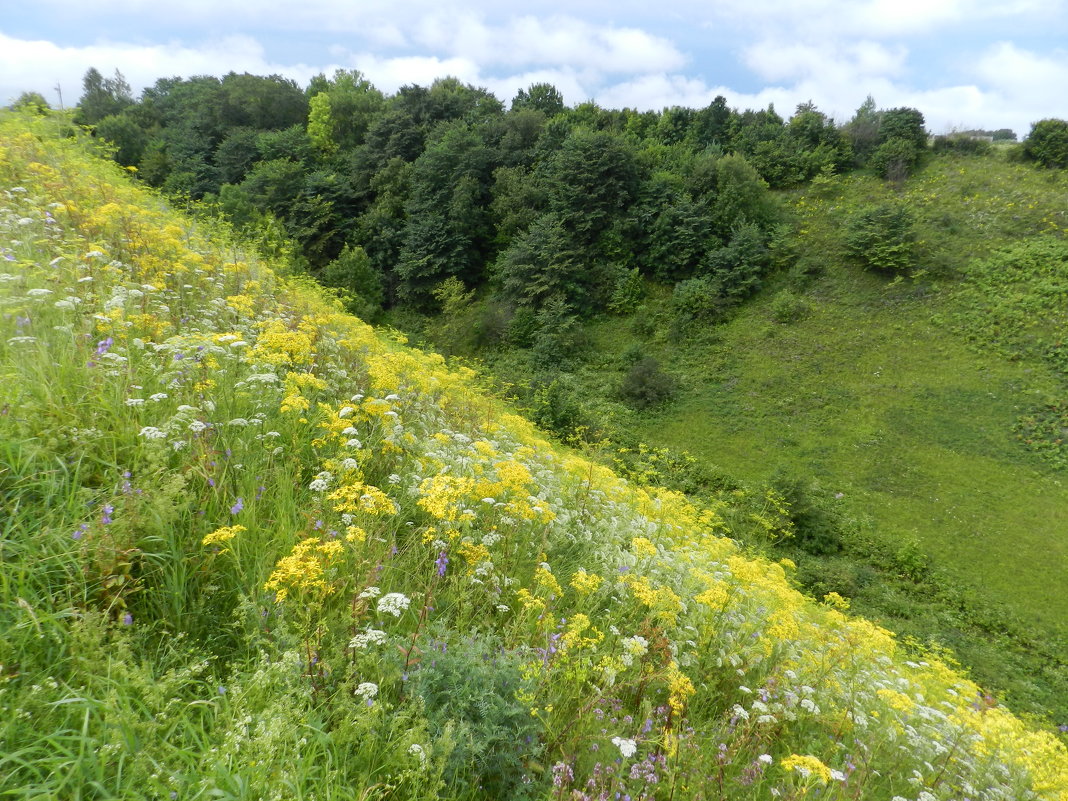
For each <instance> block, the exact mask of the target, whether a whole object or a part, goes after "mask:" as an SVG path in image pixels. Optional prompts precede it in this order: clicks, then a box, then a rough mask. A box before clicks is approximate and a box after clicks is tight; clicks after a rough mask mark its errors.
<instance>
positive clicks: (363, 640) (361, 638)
mask: <svg viewBox="0 0 1068 801" xmlns="http://www.w3.org/2000/svg"><path fill="white" fill-rule="evenodd" d="M385 641H386V633H385V632H384V631H382V630H380V629H367V631H363V632H360V633H359V634H357V635H356V636H355V637H353V638H352V640H351V642H349V648H363V649H367V648H368V647H370V646H372V645H381V644H382V643H384V642H385Z"/></svg>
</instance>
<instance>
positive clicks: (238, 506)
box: [230, 496, 245, 515]
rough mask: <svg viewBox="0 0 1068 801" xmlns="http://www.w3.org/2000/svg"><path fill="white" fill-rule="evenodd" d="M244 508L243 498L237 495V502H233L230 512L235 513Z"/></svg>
mask: <svg viewBox="0 0 1068 801" xmlns="http://www.w3.org/2000/svg"><path fill="white" fill-rule="evenodd" d="M244 508H245V501H244V499H243V498H241V497H240V496H238V498H237V503H235V504H234V505H233V506H231V507H230V514H232V515H236V514H238V513H239V512H240V511H241V510H242V509H244Z"/></svg>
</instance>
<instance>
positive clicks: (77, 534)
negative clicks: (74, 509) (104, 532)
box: [70, 523, 89, 540]
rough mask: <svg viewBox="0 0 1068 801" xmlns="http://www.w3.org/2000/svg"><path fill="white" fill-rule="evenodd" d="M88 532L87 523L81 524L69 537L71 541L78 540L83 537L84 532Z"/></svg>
mask: <svg viewBox="0 0 1068 801" xmlns="http://www.w3.org/2000/svg"><path fill="white" fill-rule="evenodd" d="M88 530H89V524H88V523H82V524H81V525H80V526H78V528H76V529H75V530H74V533H73V534H71V535H70V536H71V538H72V539H76V540H80V539H81V538H82V537H84V536H85V532H87V531H88Z"/></svg>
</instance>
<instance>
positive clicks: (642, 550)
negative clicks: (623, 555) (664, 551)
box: [630, 537, 656, 559]
mask: <svg viewBox="0 0 1068 801" xmlns="http://www.w3.org/2000/svg"><path fill="white" fill-rule="evenodd" d="M630 548H631V550H632V551H634V555H635V556H637V557H638V558H639V559H645V558H648V557H651V556H656V546H655V545H653V543H652V541H651V540H649V539H648V538H647V537H634V538H633V539H632V540H631V541H630Z"/></svg>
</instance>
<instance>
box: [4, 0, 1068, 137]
mask: <svg viewBox="0 0 1068 801" xmlns="http://www.w3.org/2000/svg"><path fill="white" fill-rule="evenodd" d="M89 67H96V68H97V69H98V70H100V71H101V72H102V73H104V74H105V75H112V74H113V73H114V71H115V70H116V69H118V70H120V71H121V72H122V74H123V75H124V77H125V78H126V79H127V81H128V82H129V83H130V85H131V86H132V87H133V90H134V94H135V96H137V95H139V94H140V91H141V90H142V89H144V88H145V87H146V86H151V85H152V84H153V83H154V82H155V81H156V79H157V78H161V77H174V76H181V77H190V76H193V75H218V76H222V75H225V74H226V73H227V72H231V71H234V72H250V73H253V74H257V75H269V74H278V75H284V76H286V77H289V78H292V79H293V80H295V81H296V82H297V83H298V84H299V85H301V86H302V87H303V86H306V85H307V82H308V80H309V79H310V78H311V77H312V76H313V75H316V74H318V73H325V74H326V75H330V74H332V73H333V71H334V70H335V69H338V68H343V69H357V70H360V71H361V72H362V73H363V74H364V75H365V76H366V77H367V78H368V79H369V80H371V82H372V83H374V84H375V85H376V86H377V87H378V88H379V89H381V90H383V91H384V92H387V93H392V92H395V91H396V90H397V89H398V88H400V87H401V86H403V85H405V84H412V83H415V84H423V85H427V84H429V83H431V82H432V81H433V80H434V79H435V78H438V77H444V76H447V75H452V76H455V77H458V78H460V79H461V80H463V81H464V82H466V83H471V84H474V85H476V86H482V87H485V88H487V89H490V90H491V91H492V92H493V93H494V94H496V95H497V97H499V98H500V99H501V100H503V101H505V102H506V103H507V102H508V101H509V100H511V98H512V97H514V96H515V93H516V92H517V91H518V90H519V89H521V88H526V87H528V86H530V85H531V84H533V83H539V82H549V83H552V84H553V85H555V86H556V87H557V89H559V90H560V92H561V93H562V94H563V96H564V100H565V102H567V103H568V104H569V105H570V104H575V103H581V102H584V101H587V100H594V101H596V102H597V103H598V104H600V105H601V106H603V107H606V108H622V107H630V108H637V109H640V110H646V109H654V110H660V109H663V108H665V107H668V106H689V107H693V108H700V107H703V106H706V105H708V104H709V103H710V102H711V101H712V99H713V98H715V97H716V95H723V96H725V97H726V98H727V100H728V101H729V104H730V105H731V106H732V107H735V108H738V109H746V108H766V107H767V106H768V104H769V103H771V104H774V106H775V109H776V110H777V111H778V112H779V113H780V114H781V115H782V116H784V117H789V116H790V115H791V114H792V113H793V111H794V109H795V108H796V106H797V105H798V104H799V103H803V102H806V101H812V102H814V103H815V104H816V106H817V107H818V108H819V109H820V110H821V111H823V112H825V113H827V114H829V115H830V116H832V117H834V118H835V119H836V120H837V121H839V122H845V121H847V120H848V119H849V118H850V117H851V116H852V115H853V113H854V112H855V111H856V109H857V107H859V106H860V105H861V103H863V102H864V99H865V97H866V96H867V95H869V94H870V95H871V96H872V97H874V98H875V101H876V104H877V105H878V106H879V107H880V108H893V107H898V106H911V107H914V108H918V109H919V110H920V111H922V112H923V114H924V116H925V118H926V121H927V127H928V130H930V131H931V132H933V133H947V132H950V131H953V130H965V129H971V128H985V129H998V128H1012V129H1013V130H1015V131H1016V132H1017V133H1018V135H1019V136H1020V137H1021V138H1022V137H1024V136H1026V134H1027V132H1028V131H1029V130H1030V126H1031V123H1033V122H1035V121H1037V120H1040V119H1044V118H1047V117H1060V118H1068V91H1066V88H1068V0H998V1H997V2H989V0H662V2H659V3H656V2H650V1H649V0H642V2H637V0H614V2H604V0H571V2H568V3H560V2H548V0H526V2H524V3H522V4H514V5H513V4H509V3H506V2H501V0H458V1H457V2H449V0H301V2H292V1H291V0H288V1H284V0H183V1H182V2H175V3H167V2H161V1H160V0H151V1H150V0H99V1H98V2H89V1H87V0H34V2H32V3H28V2H26V1H25V0H0V104H5V103H8V102H10V101H12V100H14V99H15V98H16V97H18V95H19V94H21V93H22V92H24V91H37V92H40V93H41V94H42V95H44V96H45V98H46V99H47V100H48V101H49V102H50V103H51V104H52V105H59V92H58V91H57V88H56V87H57V86H58V87H59V88H60V90H61V91H62V99H63V103H64V104H65V105H68V106H69V105H72V104H74V103H76V102H77V101H78V98H79V97H80V95H81V91H82V76H83V75H84V74H85V71H86V70H87V69H88V68H89Z"/></svg>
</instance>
